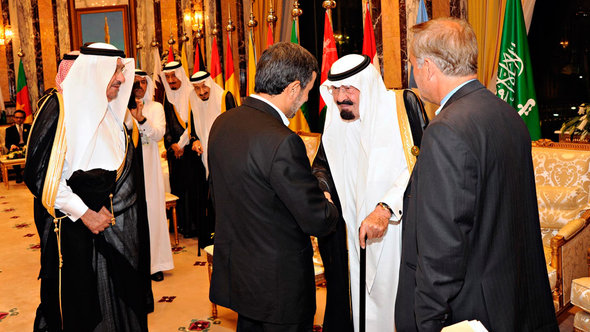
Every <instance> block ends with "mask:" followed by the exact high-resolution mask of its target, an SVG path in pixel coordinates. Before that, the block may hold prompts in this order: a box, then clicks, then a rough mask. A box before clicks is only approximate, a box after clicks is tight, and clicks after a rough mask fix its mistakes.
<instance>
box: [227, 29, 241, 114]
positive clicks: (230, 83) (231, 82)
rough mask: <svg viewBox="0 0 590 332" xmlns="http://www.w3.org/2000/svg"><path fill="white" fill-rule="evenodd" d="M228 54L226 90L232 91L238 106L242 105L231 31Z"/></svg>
mask: <svg viewBox="0 0 590 332" xmlns="http://www.w3.org/2000/svg"><path fill="white" fill-rule="evenodd" d="M226 50H227V54H226V56H225V77H226V80H225V90H227V91H229V92H231V93H232V94H233V95H234V98H235V99H236V104H237V106H240V86H239V85H238V82H237V80H236V75H234V59H233V55H232V52H231V42H230V39H229V33H228V34H227V48H226Z"/></svg>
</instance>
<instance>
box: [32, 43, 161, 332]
mask: <svg viewBox="0 0 590 332" xmlns="http://www.w3.org/2000/svg"><path fill="white" fill-rule="evenodd" d="M80 52H81V54H80V56H79V57H78V59H77V60H76V61H75V62H74V64H73V65H72V67H71V70H70V71H69V73H68V74H67V77H66V78H65V80H64V81H63V84H62V87H63V95H62V94H61V93H58V92H57V91H53V92H52V93H51V94H50V95H49V96H47V97H46V98H45V100H46V101H45V103H44V104H43V105H42V107H40V110H39V111H38V113H37V119H36V121H38V122H36V123H37V124H36V125H35V127H34V128H33V130H32V131H31V134H30V136H29V143H30V147H29V149H28V152H27V161H30V163H28V164H27V167H26V169H25V182H26V184H27V186H28V188H29V189H30V190H31V192H32V193H33V194H34V196H35V223H36V225H37V231H38V232H39V237H40V239H41V272H40V274H39V277H40V279H41V304H40V305H39V308H38V309H37V315H36V318H35V327H34V330H35V331H61V330H65V331H95V332H99V331H100V332H102V331H138V332H139V331H147V330H148V326H147V313H148V312H151V311H153V297H152V292H151V282H150V280H149V249H148V246H149V234H148V231H147V228H148V225H147V220H146V219H147V217H146V215H147V212H146V207H145V193H144V192H143V188H144V183H143V182H144V177H143V175H142V172H143V171H142V168H141V160H140V159H139V158H137V157H138V156H137V155H136V151H137V149H136V147H135V146H134V145H133V141H132V140H131V139H130V138H129V137H128V135H127V131H126V128H125V125H124V119H125V113H126V111H127V107H126V106H127V102H128V101H129V96H130V94H131V88H132V81H133V63H134V61H133V59H127V58H125V54H124V52H122V51H120V50H117V49H116V48H115V47H114V46H112V45H109V44H103V43H93V44H91V45H90V46H89V47H82V48H81V50H80ZM139 189H141V190H139ZM62 286H63V287H62Z"/></svg>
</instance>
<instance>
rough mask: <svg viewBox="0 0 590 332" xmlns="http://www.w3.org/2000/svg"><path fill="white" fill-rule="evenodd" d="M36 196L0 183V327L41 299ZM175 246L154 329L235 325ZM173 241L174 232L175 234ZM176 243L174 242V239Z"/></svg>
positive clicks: (567, 325) (27, 326) (567, 319)
mask: <svg viewBox="0 0 590 332" xmlns="http://www.w3.org/2000/svg"><path fill="white" fill-rule="evenodd" d="M32 206H33V197H32V195H31V194H30V193H29V191H28V190H27V188H26V187H25V185H24V184H16V183H15V182H14V181H13V180H11V181H10V189H6V187H5V184H4V183H0V331H3V332H17V331H18V332H20V331H32V328H33V321H34V318H35V310H36V308H37V306H38V304H39V281H38V280H37V274H38V273H39V237H38V235H37V231H36V229H35V224H34V222H33V208H32ZM179 240H180V243H179V245H178V247H175V248H173V252H174V255H173V256H174V264H175V268H174V270H172V271H167V272H165V273H164V280H163V281H161V282H153V283H152V289H153V292H154V301H155V310H154V312H153V313H151V314H150V315H149V316H148V320H149V330H150V331H152V332H168V331H170V332H172V331H212V332H213V331H235V328H236V320H237V314H236V313H235V312H233V311H231V310H229V309H226V308H223V307H218V317H217V319H215V320H213V319H212V318H211V302H209V279H208V274H207V259H206V254H205V253H204V252H202V253H201V256H200V257H198V256H197V242H196V240H195V239H183V238H182V236H180V239H179ZM171 241H173V236H171ZM172 244H174V242H172ZM324 305H325V288H323V287H318V288H317V308H318V310H317V312H316V317H315V324H318V325H317V326H315V328H314V331H321V327H320V326H319V325H320V324H321V322H322V321H323V310H324V309H323V308H324ZM576 311H577V309H576V308H571V309H570V310H568V311H566V312H564V313H563V314H562V315H560V317H558V320H559V325H560V331H572V330H573V316H574V314H575V312H576Z"/></svg>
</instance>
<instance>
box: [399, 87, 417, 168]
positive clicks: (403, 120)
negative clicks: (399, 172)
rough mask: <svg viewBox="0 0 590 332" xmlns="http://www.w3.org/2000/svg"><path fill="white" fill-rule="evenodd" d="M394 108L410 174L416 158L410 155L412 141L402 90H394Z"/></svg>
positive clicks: (412, 145)
mask: <svg viewBox="0 0 590 332" xmlns="http://www.w3.org/2000/svg"><path fill="white" fill-rule="evenodd" d="M395 99H396V106H397V107H396V108H397V122H398V125H399V131H400V135H401V137H402V147H403V150H404V156H405V157H406V163H407V164H408V171H409V172H410V174H411V173H412V170H413V169H414V164H416V157H415V156H414V155H413V154H412V148H413V147H414V139H413V138H412V130H411V128H410V120H409V119H408V114H407V113H406V107H405V103H404V90H395Z"/></svg>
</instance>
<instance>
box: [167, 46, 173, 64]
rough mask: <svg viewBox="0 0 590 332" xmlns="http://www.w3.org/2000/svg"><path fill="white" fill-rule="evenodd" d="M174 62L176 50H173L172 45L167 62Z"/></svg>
mask: <svg viewBox="0 0 590 332" xmlns="http://www.w3.org/2000/svg"><path fill="white" fill-rule="evenodd" d="M172 61H174V50H173V49H172V45H170V48H169V49H168V61H166V62H172Z"/></svg>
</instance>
